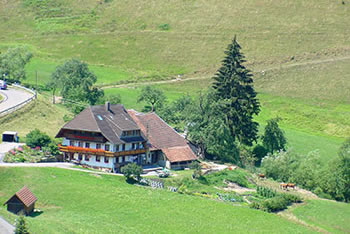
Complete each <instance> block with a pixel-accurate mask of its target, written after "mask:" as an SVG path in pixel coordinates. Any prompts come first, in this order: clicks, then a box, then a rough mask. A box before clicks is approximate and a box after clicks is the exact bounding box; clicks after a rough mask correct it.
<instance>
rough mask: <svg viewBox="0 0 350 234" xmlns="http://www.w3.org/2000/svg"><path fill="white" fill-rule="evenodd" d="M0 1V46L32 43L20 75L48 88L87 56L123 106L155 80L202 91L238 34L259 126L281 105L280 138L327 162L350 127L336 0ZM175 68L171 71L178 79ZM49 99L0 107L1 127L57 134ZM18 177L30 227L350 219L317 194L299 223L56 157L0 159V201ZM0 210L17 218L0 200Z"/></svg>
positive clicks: (218, 229) (273, 228)
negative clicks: (71, 167)
mask: <svg viewBox="0 0 350 234" xmlns="http://www.w3.org/2000/svg"><path fill="white" fill-rule="evenodd" d="M0 6H1V7H0V32H1V33H0V52H4V51H6V50H7V48H9V47H14V46H25V47H27V48H28V49H29V50H30V51H31V52H32V53H33V55H34V57H33V59H32V60H31V62H30V63H29V64H28V65H27V66H26V72H27V79H26V80H25V81H23V83H27V84H32V85H33V84H36V83H37V84H38V85H40V86H44V85H45V84H47V82H48V81H49V80H50V76H51V73H52V72H53V71H54V70H55V68H56V66H58V65H60V64H62V63H63V62H64V61H65V60H67V59H71V58H78V59H80V60H82V61H84V62H86V63H88V64H89V68H90V69H91V70H92V71H93V72H94V73H95V74H96V76H97V77H98V79H97V83H96V86H98V87H103V88H104V91H105V94H106V96H108V95H112V94H120V95H121V98H122V103H123V104H124V105H125V107H126V108H133V109H136V110H139V111H141V110H142V109H143V106H144V105H145V104H144V103H137V101H136V100H137V96H138V95H139V93H140V90H141V88H142V87H143V86H144V85H146V84H145V83H147V82H151V83H150V84H152V85H154V86H156V87H158V88H159V89H161V90H163V92H164V93H165V95H166V97H167V100H168V102H172V101H174V100H176V99H177V98H179V97H181V96H183V95H185V94H188V95H190V96H192V97H194V98H195V97H197V96H198V95H199V92H204V91H205V90H206V89H207V88H208V87H209V86H210V84H211V79H210V78H211V77H212V76H213V74H214V73H215V71H216V70H217V69H218V68H219V66H220V63H221V60H222V59H223V58H224V50H225V49H226V46H227V44H228V43H230V41H231V40H232V38H233V37H234V35H237V40H238V42H239V43H240V45H241V46H242V52H243V53H244V54H245V56H246V60H247V63H246V66H247V67H248V68H249V69H251V70H252V71H253V74H254V79H255V80H254V82H255V88H256V90H257V92H258V98H259V100H260V103H261V112H260V114H259V116H257V117H256V120H257V121H258V122H259V123H260V130H261V132H262V131H263V127H264V126H265V124H266V121H267V120H268V119H271V118H275V117H281V118H282V120H281V122H280V126H281V127H282V129H283V130H284V131H285V134H286V136H287V139H288V145H289V147H291V148H293V149H295V150H296V151H297V152H299V153H302V154H307V153H308V152H310V151H313V150H318V151H319V152H320V155H321V158H322V160H323V161H324V162H325V163H326V162H327V161H328V160H329V159H331V158H332V157H334V155H336V153H337V150H338V148H339V146H340V145H341V143H342V142H343V141H344V139H345V138H347V137H349V136H350V101H349V94H350V40H349V38H350V27H349V25H348V24H349V23H348V22H350V2H348V1H346V0H345V4H342V3H341V1H331V0H309V1H306V0H294V1H272V0H252V1H244V0H237V1H223V0H216V1H214V0H209V1H204V0H198V1H193V0H174V1H156V0H148V1H144V0H134V1H129V0H124V1H119V0H101V1H96V0H77V1H70V0H50V1H41V0H11V1H6V0H2V1H1V0H0ZM178 75H181V81H174V80H175V79H176V77H178ZM156 82H159V83H156ZM113 86H114V87H113ZM50 98H51V97H50V95H49V94H48V93H43V94H42V95H39V98H38V100H37V101H36V102H35V103H32V104H30V105H28V106H26V107H25V108H23V109H22V110H20V111H19V112H16V113H12V114H10V115H8V116H7V117H2V118H0V130H1V131H4V130H13V131H17V132H18V133H19V135H20V137H21V138H22V139H23V137H25V135H26V134H27V133H28V132H29V131H30V130H32V129H34V128H39V129H40V130H42V131H44V132H46V133H48V134H49V135H50V136H51V137H54V136H55V134H56V133H57V131H58V130H59V128H60V127H61V126H62V125H63V124H64V121H63V117H64V116H65V115H66V116H70V115H71V113H69V112H68V111H67V110H66V109H65V108H64V107H63V106H61V105H59V104H57V105H52V104H51V103H50ZM23 184H27V185H28V186H29V187H30V188H31V189H32V190H33V192H34V193H35V194H36V195H37V196H38V198H39V201H38V207H39V208H40V209H42V210H43V211H44V212H43V213H42V214H40V215H39V216H37V217H30V218H28V219H27V221H28V224H29V227H30V229H31V230H32V231H33V233H41V232H44V233H62V232H70V233H112V232H121V233H131V232H132V233H140V232H156V233H158V232H160V233H174V232H176V233H179V232H182V233H193V232H195V233H196V232H201V233H232V232H238V233H242V232H244V233H246V232H248V233H249V232H265V233H282V232H283V233H289V232H291V233H306V232H310V231H313V230H315V229H310V228H311V227H312V226H315V227H319V228H322V230H326V231H328V232H331V233H338V232H339V233H342V232H348V231H349V229H350V227H349V226H348V224H347V223H346V220H344V218H343V217H348V216H349V206H348V205H347V204H343V203H335V202H330V201H322V200H313V201H308V202H307V204H306V205H302V206H300V207H296V208H295V209H293V210H292V212H293V214H294V215H295V216H296V217H297V219H300V220H302V221H303V222H304V223H306V226H307V228H306V226H305V225H304V226H300V225H299V224H296V223H299V222H296V221H295V220H294V221H290V220H286V219H284V218H282V217H279V216H276V215H275V214H267V213H263V212H260V211H255V210H251V209H248V208H247V207H236V206H232V205H229V204H226V203H221V202H216V201H212V200H208V199H204V198H199V197H192V196H186V195H179V194H173V193H169V192H166V191H155V190H148V189H145V188H140V187H136V186H132V185H129V184H126V183H125V182H124V179H123V178H120V177H116V176H105V175H102V176H96V175H91V174H87V173H81V172H73V171H65V170H62V169H52V168H40V169H39V168H12V169H10V168H0V202H4V201H5V200H6V198H7V197H9V196H10V195H11V194H12V193H14V192H15V191H17V190H18V189H19V188H20V187H21V186H22V185H23ZM91 191H94V192H93V193H92V192H91ZM131 194H132V195H131ZM330 210H331V211H334V212H329V211H330ZM0 215H1V216H4V217H5V218H6V219H8V220H11V221H14V218H15V216H13V215H11V214H8V213H7V212H6V211H5V208H4V207H1V208H0ZM48 224H50V225H48Z"/></svg>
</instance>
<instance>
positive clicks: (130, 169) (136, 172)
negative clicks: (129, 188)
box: [121, 163, 143, 181]
mask: <svg viewBox="0 0 350 234" xmlns="http://www.w3.org/2000/svg"><path fill="white" fill-rule="evenodd" d="M142 171H143V170H142V168H141V167H140V166H138V165H137V164H136V163H129V164H127V165H125V166H124V167H122V169H121V172H122V173H123V174H124V176H125V177H126V179H127V180H130V179H131V177H132V176H135V177H136V179H137V180H138V181H139V180H140V179H141V173H142Z"/></svg>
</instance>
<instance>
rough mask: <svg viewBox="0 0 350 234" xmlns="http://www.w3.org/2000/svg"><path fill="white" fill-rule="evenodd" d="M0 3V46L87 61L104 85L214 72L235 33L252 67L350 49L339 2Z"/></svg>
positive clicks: (43, 63) (39, 58) (44, 57)
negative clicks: (140, 78)
mask: <svg viewBox="0 0 350 234" xmlns="http://www.w3.org/2000/svg"><path fill="white" fill-rule="evenodd" d="M1 6H2V7H1V9H0V22H1V23H0V31H1V32H2V33H1V35H0V49H1V48H2V49H5V48H6V47H9V46H14V45H19V44H20V45H26V46H28V47H29V48H30V49H31V50H32V51H33V52H34V55H35V57H36V59H35V60H34V61H33V63H36V65H32V66H31V69H33V68H35V69H38V70H39V72H40V70H51V69H52V64H55V65H56V64H58V63H59V62H61V61H62V60H64V59H67V58H71V57H77V58H81V59H82V60H84V61H87V62H88V63H89V64H92V65H96V66H97V67H98V68H97V70H99V69H102V70H105V69H106V70H107V71H112V72H113V73H114V74H113V75H111V74H110V72H100V79H99V82H100V83H114V82H116V81H117V80H118V79H135V78H136V77H146V78H147V77H153V78H157V77H161V76H169V75H177V74H181V73H194V72H197V73H198V72H200V73H208V72H209V73H212V72H213V71H215V69H216V68H217V66H218V65H219V62H220V60H221V59H222V51H223V48H225V47H226V45H227V44H228V43H229V42H230V40H231V39H232V37H233V36H234V35H235V34H237V35H238V40H239V42H240V43H241V45H242V46H243V48H245V53H246V55H247V59H248V61H249V63H250V64H251V66H252V68H253V69H267V68H270V67H276V66H279V65H280V64H290V63H292V64H293V63H298V62H303V61H308V60H314V59H322V58H329V57H343V56H349V51H350V42H349V40H348V38H349V36H350V31H349V27H348V23H347V22H349V21H350V10H349V6H350V5H349V4H345V5H342V4H341V2H340V1H330V0H310V1H305V0H296V1H285V2H276V1H271V0H254V1H249V2H247V1H244V0H239V1H234V2H233V1H222V0H219V1H204V0H200V1H184V0H175V1H170V2H159V1H155V0H151V1H143V0H135V1H115V0H112V1H103V0H101V1H96V0H79V1H69V0H50V1H41V0H13V1H7V0H2V1H1ZM29 71H31V70H29ZM43 76H44V77H45V78H43V80H45V79H46V77H47V76H46V75H45V72H44V73H43ZM33 78H34V74H33V73H32V72H30V74H29V79H28V81H29V82H34V79H33Z"/></svg>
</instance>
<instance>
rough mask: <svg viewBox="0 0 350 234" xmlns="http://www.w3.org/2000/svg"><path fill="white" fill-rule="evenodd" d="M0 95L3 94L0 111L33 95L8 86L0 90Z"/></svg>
mask: <svg viewBox="0 0 350 234" xmlns="http://www.w3.org/2000/svg"><path fill="white" fill-rule="evenodd" d="M0 95H2V96H3V100H2V102H1V103H0V113H1V112H2V111H4V110H6V109H8V108H10V107H13V106H16V105H18V104H20V103H22V102H24V101H26V100H27V99H28V98H30V97H31V96H33V94H31V93H29V92H26V91H24V90H20V89H12V88H9V89H7V90H0Z"/></svg>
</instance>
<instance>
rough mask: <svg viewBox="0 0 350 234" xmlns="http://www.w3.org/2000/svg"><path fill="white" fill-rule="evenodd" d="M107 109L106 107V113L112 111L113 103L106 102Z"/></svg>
mask: <svg viewBox="0 0 350 234" xmlns="http://www.w3.org/2000/svg"><path fill="white" fill-rule="evenodd" d="M105 107H106V111H111V103H110V102H108V101H107V102H106V104H105Z"/></svg>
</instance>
